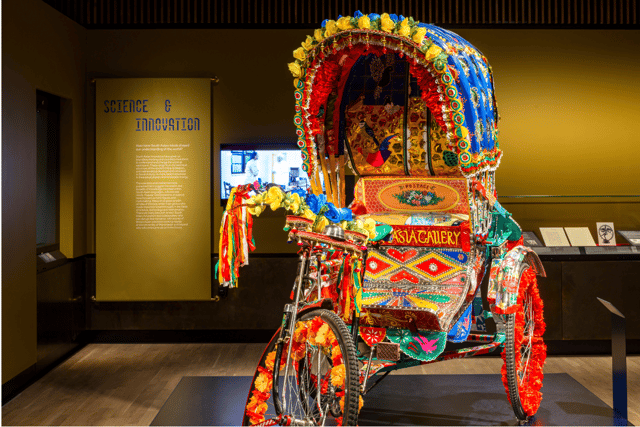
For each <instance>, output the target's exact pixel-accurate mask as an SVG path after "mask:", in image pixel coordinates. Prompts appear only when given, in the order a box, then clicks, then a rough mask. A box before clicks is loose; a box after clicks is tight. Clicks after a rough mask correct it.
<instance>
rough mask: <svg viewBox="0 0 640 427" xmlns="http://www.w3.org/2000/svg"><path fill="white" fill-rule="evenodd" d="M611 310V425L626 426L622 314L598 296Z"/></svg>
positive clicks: (624, 343) (623, 319) (625, 354)
mask: <svg viewBox="0 0 640 427" xmlns="http://www.w3.org/2000/svg"><path fill="white" fill-rule="evenodd" d="M598 301H600V302H601V303H602V305H604V306H605V307H606V308H607V309H608V310H609V311H610V312H611V368H612V375H613V425H614V426H626V425H627V424H628V414H627V343H626V332H625V330H626V323H627V319H626V318H625V317H624V315H623V314H622V313H621V312H620V311H619V310H618V309H617V308H615V307H614V306H613V304H611V303H610V302H608V301H605V300H603V299H601V298H598Z"/></svg>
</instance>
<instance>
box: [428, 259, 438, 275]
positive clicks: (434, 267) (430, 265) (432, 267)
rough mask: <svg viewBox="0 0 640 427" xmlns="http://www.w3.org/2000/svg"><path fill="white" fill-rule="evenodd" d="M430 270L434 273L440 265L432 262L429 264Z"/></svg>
mask: <svg viewBox="0 0 640 427" xmlns="http://www.w3.org/2000/svg"><path fill="white" fill-rule="evenodd" d="M429 270H430V271H433V272H434V273H435V272H436V271H438V266H437V265H436V263H435V262H432V263H431V264H429Z"/></svg>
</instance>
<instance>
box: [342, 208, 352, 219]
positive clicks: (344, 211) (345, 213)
mask: <svg viewBox="0 0 640 427" xmlns="http://www.w3.org/2000/svg"><path fill="white" fill-rule="evenodd" d="M340 221H353V212H351V209H349V208H342V209H340Z"/></svg>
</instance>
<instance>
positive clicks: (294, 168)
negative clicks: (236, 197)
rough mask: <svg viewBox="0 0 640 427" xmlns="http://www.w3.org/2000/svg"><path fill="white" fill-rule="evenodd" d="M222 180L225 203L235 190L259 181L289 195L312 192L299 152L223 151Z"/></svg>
mask: <svg viewBox="0 0 640 427" xmlns="http://www.w3.org/2000/svg"><path fill="white" fill-rule="evenodd" d="M236 148H239V147H236ZM220 180H221V185H220V190H221V191H220V192H221V198H222V199H228V198H229V194H230V192H231V189H232V188H233V187H236V186H238V185H241V184H249V183H252V182H255V181H258V182H260V183H261V184H263V185H264V184H277V185H279V186H280V187H281V188H282V189H283V190H284V191H285V192H288V191H291V190H292V189H295V188H301V189H303V190H305V191H306V190H307V189H308V188H309V178H308V177H307V174H306V172H305V171H303V170H302V156H301V155H300V150H298V149H297V148H288V149H276V148H274V147H269V149H261V148H247V149H234V148H233V147H230V148H226V147H221V151H220Z"/></svg>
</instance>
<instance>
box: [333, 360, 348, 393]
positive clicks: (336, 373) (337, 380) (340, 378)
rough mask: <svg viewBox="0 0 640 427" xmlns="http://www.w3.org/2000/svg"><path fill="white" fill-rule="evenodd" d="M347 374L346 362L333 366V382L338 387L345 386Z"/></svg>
mask: <svg viewBox="0 0 640 427" xmlns="http://www.w3.org/2000/svg"><path fill="white" fill-rule="evenodd" d="M346 374H347V369H346V367H345V366H344V363H341V364H340V365H338V366H334V367H333V368H331V384H333V385H334V386H336V387H344V377H345V375H346Z"/></svg>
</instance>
